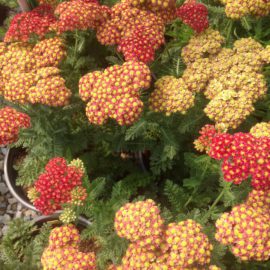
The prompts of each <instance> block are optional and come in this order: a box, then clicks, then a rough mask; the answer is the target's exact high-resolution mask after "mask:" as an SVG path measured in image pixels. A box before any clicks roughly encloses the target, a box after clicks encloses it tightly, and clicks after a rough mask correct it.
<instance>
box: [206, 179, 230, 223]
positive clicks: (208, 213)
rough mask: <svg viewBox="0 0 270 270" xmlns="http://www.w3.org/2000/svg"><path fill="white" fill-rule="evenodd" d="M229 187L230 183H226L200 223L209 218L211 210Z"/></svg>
mask: <svg viewBox="0 0 270 270" xmlns="http://www.w3.org/2000/svg"><path fill="white" fill-rule="evenodd" d="M230 186H231V183H227V184H226V185H224V187H223V189H222V190H221V192H220V194H219V195H218V197H217V198H216V200H215V201H214V202H213V204H212V205H211V206H210V208H209V210H208V211H207V213H206V214H205V215H204V217H203V218H202V222H203V223H204V222H206V221H207V219H208V218H209V216H210V215H211V213H212V211H213V209H214V208H215V206H216V205H217V204H218V203H219V201H220V200H221V199H222V197H223V195H224V193H225V191H226V189H227V188H228V187H230Z"/></svg>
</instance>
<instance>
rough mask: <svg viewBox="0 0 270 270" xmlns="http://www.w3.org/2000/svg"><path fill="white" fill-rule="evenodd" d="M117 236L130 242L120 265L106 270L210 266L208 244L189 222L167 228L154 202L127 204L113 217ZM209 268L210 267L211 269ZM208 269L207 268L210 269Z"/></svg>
mask: <svg viewBox="0 0 270 270" xmlns="http://www.w3.org/2000/svg"><path fill="white" fill-rule="evenodd" d="M115 229H116V232H117V234H118V235H119V236H120V237H124V238H127V239H129V240H130V241H131V243H130V245H129V247H128V249H127V251H126V254H125V255H124V257H123V258H122V265H121V266H113V265H111V266H110V267H109V269H117V270H119V269H122V270H126V269H129V270H138V269H141V270H155V269H160V270H161V269H169V270H173V269H197V268H196V267H198V269H204V268H207V269H208V267H210V266H209V263H210V253H211V250H212V245H211V244H210V242H209V240H208V238H207V237H206V235H205V234H203V233H202V232H201V230H202V228H201V226H200V225H199V224H197V223H196V222H195V221H193V220H186V221H182V222H179V223H178V224H176V223H171V224H169V225H168V226H167V227H166V226H164V221H163V220H162V218H161V217H160V212H159V209H158V207H157V206H156V205H155V203H154V201H152V200H146V201H142V202H136V203H128V204H126V205H125V206H123V207H122V208H121V209H120V210H119V211H118V212H117V213H116V216H115ZM211 267H212V266H211ZM210 269H211V268H210Z"/></svg>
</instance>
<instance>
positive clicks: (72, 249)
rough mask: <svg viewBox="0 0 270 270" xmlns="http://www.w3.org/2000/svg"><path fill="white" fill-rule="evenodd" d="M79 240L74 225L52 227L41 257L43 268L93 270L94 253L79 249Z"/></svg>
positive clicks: (94, 264) (94, 265)
mask: <svg viewBox="0 0 270 270" xmlns="http://www.w3.org/2000/svg"><path fill="white" fill-rule="evenodd" d="M79 241H80V235H79V231H78V230H77V228H76V227H75V226H74V225H71V224H70V225H64V226H61V227H57V228H54V229H53V230H52V231H51V234H50V238H49V246H48V247H47V248H46V249H45V250H44V252H43V254H42V257H41V263H42V266H43V268H44V269H46V270H74V269H79V270H95V269H96V256H95V254H94V253H93V252H88V253H84V252H81V251H79Z"/></svg>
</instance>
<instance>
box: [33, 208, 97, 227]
mask: <svg viewBox="0 0 270 270" xmlns="http://www.w3.org/2000/svg"><path fill="white" fill-rule="evenodd" d="M62 212H63V211H62V210H58V211H56V212H55V213H53V214H51V215H48V216H38V217H36V218H34V219H33V222H34V223H37V222H42V221H43V222H45V221H46V220H47V219H50V218H51V219H56V220H59V216H60V214H61V213H62ZM77 221H79V223H81V224H83V225H85V227H87V226H89V225H91V224H92V223H91V222H90V221H89V220H88V219H86V218H84V217H82V216H79V217H78V218H77Z"/></svg>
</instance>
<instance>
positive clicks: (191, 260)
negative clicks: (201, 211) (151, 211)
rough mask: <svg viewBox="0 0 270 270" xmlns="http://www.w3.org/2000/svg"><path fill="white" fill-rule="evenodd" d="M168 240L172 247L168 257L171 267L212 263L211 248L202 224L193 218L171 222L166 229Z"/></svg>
mask: <svg viewBox="0 0 270 270" xmlns="http://www.w3.org/2000/svg"><path fill="white" fill-rule="evenodd" d="M165 235H166V242H167V244H168V246H169V248H170V249H171V251H170V254H169V257H168V259H167V263H168V265H170V266H171V267H191V266H192V265H193V264H198V265H207V264H209V263H210V256H211V250H212V249H213V246H212V245H211V244H210V242H209V240H208V238H207V236H206V235H205V234H203V233H202V227H201V225H199V224H197V223H196V222H195V221H193V220H190V219H189V220H186V221H181V222H179V223H171V224H169V225H168V228H167V230H166V233H165Z"/></svg>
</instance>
